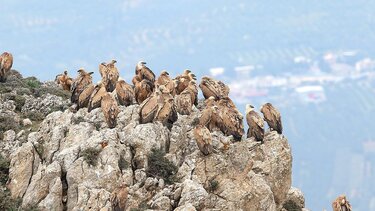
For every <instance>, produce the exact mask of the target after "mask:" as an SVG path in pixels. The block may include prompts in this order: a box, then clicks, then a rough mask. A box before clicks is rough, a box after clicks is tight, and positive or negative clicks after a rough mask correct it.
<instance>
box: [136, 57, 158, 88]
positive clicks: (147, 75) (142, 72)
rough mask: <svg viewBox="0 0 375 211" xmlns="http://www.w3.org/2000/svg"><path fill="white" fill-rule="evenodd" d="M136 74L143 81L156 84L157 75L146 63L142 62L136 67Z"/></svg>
mask: <svg viewBox="0 0 375 211" xmlns="http://www.w3.org/2000/svg"><path fill="white" fill-rule="evenodd" d="M135 74H136V75H139V76H140V77H141V79H147V80H149V81H151V82H152V83H154V82H155V74H154V72H152V70H150V68H148V67H147V66H146V62H144V61H140V62H138V64H137V66H136V67H135Z"/></svg>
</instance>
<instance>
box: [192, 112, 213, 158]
mask: <svg viewBox="0 0 375 211" xmlns="http://www.w3.org/2000/svg"><path fill="white" fill-rule="evenodd" d="M217 111H218V108H217V106H215V105H213V106H209V107H206V108H205V109H204V110H203V112H202V115H201V116H200V118H199V123H198V125H197V126H196V127H195V129H194V138H195V141H196V143H197V145H198V148H199V150H200V151H201V152H202V153H203V154H204V155H208V154H210V153H211V152H212V151H213V148H212V137H211V133H210V130H209V129H208V128H207V127H208V126H209V125H210V124H211V123H212V121H213V119H212V118H213V116H214V115H217Z"/></svg>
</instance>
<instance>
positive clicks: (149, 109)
mask: <svg viewBox="0 0 375 211" xmlns="http://www.w3.org/2000/svg"><path fill="white" fill-rule="evenodd" d="M159 98H160V93H159V92H155V93H154V94H153V95H151V96H150V97H149V98H147V99H146V100H145V101H143V103H142V104H141V105H140V108H141V109H140V114H139V116H140V118H139V121H140V123H141V124H145V123H149V122H152V121H153V120H154V118H155V115H156V113H157V112H158V99H159Z"/></svg>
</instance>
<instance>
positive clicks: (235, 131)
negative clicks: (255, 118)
mask: <svg viewBox="0 0 375 211" xmlns="http://www.w3.org/2000/svg"><path fill="white" fill-rule="evenodd" d="M232 104H233V102H232V100H230V99H229V97H226V98H222V99H220V100H219V101H218V102H217V106H218V108H219V111H220V112H219V115H216V116H217V117H218V120H217V121H216V123H217V126H218V128H219V129H220V130H221V131H222V132H223V133H224V134H225V135H228V136H230V135H232V136H233V138H234V140H236V141H240V140H241V138H242V136H243V134H244V133H245V131H244V127H243V116H242V114H241V113H240V112H239V111H238V110H237V108H236V107H235V106H234V104H233V105H232Z"/></svg>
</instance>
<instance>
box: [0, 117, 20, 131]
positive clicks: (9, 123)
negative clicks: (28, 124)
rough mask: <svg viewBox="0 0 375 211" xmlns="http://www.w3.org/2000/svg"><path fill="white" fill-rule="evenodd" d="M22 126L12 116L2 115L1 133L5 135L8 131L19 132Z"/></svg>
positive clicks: (0, 118)
mask: <svg viewBox="0 0 375 211" xmlns="http://www.w3.org/2000/svg"><path fill="white" fill-rule="evenodd" d="M19 128H20V125H19V123H18V122H17V121H15V119H14V118H13V117H12V116H4V115H0V133H4V132H5V131H7V130H14V131H16V132H17V131H18V130H19Z"/></svg>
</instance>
